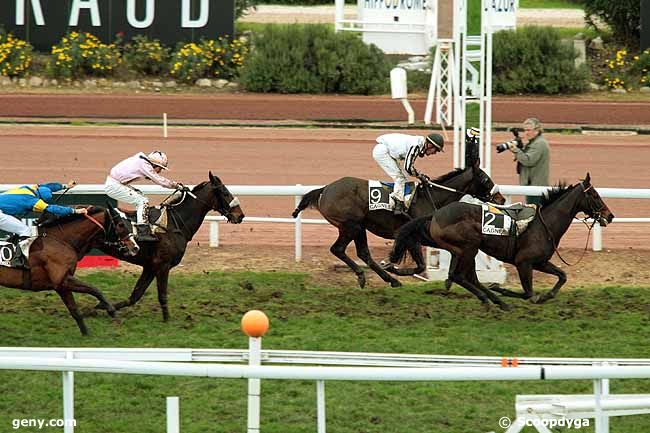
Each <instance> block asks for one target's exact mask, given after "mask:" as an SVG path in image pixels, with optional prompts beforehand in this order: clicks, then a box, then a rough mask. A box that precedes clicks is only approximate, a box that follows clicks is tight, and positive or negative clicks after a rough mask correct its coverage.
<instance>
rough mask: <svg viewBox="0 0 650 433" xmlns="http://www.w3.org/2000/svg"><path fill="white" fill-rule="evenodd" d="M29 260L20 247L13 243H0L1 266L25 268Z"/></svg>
mask: <svg viewBox="0 0 650 433" xmlns="http://www.w3.org/2000/svg"><path fill="white" fill-rule="evenodd" d="M27 260H28V256H27V254H23V252H22V251H21V249H20V247H19V246H18V245H16V244H15V243H13V242H7V241H0V266H5V267H7V268H23V267H24V266H25V264H26V263H27Z"/></svg>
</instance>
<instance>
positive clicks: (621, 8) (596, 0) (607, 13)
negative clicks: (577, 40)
mask: <svg viewBox="0 0 650 433" xmlns="http://www.w3.org/2000/svg"><path fill="white" fill-rule="evenodd" d="M643 1H648V0H643ZM584 7H585V16H586V17H587V23H588V24H589V25H591V26H592V27H594V28H598V27H597V25H596V23H595V22H594V21H593V20H592V19H591V17H592V16H595V17H598V18H599V19H600V20H602V21H603V22H605V23H606V24H607V25H608V26H609V27H610V28H611V30H612V34H613V36H614V38H615V39H617V40H618V41H620V42H623V43H624V44H626V45H628V46H630V47H632V48H637V47H638V46H639V42H640V40H641V32H640V24H641V3H640V1H639V0H618V1H611V0H584Z"/></svg>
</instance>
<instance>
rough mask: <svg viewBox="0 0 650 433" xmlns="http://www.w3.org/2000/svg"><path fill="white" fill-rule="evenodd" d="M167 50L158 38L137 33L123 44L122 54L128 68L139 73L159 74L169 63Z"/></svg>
mask: <svg viewBox="0 0 650 433" xmlns="http://www.w3.org/2000/svg"><path fill="white" fill-rule="evenodd" d="M169 51H170V49H169V48H167V47H164V46H162V45H161V44H160V41H159V40H157V39H154V40H151V39H149V38H148V37H146V36H143V35H137V36H134V37H133V39H132V40H131V42H129V43H128V44H126V45H125V46H124V55H123V56H124V61H125V63H126V65H127V67H128V68H129V69H130V70H132V71H135V72H137V73H139V74H145V75H160V74H162V73H164V72H165V69H166V67H167V65H168V63H169Z"/></svg>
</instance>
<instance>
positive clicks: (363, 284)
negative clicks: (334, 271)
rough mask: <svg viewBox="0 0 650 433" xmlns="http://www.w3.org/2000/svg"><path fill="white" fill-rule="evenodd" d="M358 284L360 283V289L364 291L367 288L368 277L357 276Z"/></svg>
mask: <svg viewBox="0 0 650 433" xmlns="http://www.w3.org/2000/svg"><path fill="white" fill-rule="evenodd" d="M357 282H358V283H359V287H361V288H362V289H363V288H364V287H366V276H365V275H363V274H360V275H357Z"/></svg>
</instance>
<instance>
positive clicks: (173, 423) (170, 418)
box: [167, 397, 181, 433]
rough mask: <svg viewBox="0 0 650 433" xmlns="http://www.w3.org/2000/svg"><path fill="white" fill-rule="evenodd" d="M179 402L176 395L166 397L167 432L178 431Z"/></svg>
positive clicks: (174, 432) (177, 432) (178, 432)
mask: <svg viewBox="0 0 650 433" xmlns="http://www.w3.org/2000/svg"><path fill="white" fill-rule="evenodd" d="M180 431H181V428H180V403H179V401H178V397H167V433H180Z"/></svg>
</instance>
